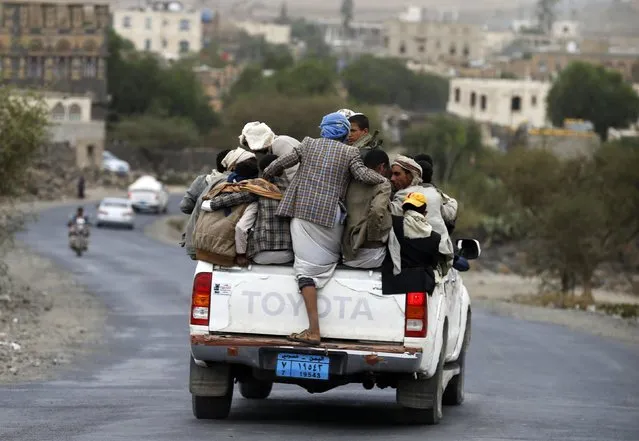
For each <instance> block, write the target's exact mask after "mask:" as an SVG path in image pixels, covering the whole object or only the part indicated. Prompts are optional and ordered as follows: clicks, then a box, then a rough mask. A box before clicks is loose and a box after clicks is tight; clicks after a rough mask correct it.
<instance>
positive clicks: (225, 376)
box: [189, 357, 233, 397]
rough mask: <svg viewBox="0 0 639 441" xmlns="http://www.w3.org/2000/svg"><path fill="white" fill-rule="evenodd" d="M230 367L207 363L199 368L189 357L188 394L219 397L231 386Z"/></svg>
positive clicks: (222, 364)
mask: <svg viewBox="0 0 639 441" xmlns="http://www.w3.org/2000/svg"><path fill="white" fill-rule="evenodd" d="M232 381H233V378H231V367H230V365H228V364H226V363H209V364H208V367H200V366H198V365H197V364H195V361H194V360H193V358H192V357H191V370H190V375H189V392H190V393H191V394H193V395H197V396H200V397H221V396H224V395H225V394H226V392H227V391H228V388H229V386H230V385H231V384H232Z"/></svg>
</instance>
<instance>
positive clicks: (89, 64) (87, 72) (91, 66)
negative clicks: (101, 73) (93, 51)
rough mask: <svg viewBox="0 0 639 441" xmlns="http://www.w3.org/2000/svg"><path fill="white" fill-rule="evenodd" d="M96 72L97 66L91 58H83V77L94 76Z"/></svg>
mask: <svg viewBox="0 0 639 441" xmlns="http://www.w3.org/2000/svg"><path fill="white" fill-rule="evenodd" d="M97 74H98V68H97V66H96V63H95V60H94V59H93V58H85V60H84V78H95V77H96V76H97Z"/></svg>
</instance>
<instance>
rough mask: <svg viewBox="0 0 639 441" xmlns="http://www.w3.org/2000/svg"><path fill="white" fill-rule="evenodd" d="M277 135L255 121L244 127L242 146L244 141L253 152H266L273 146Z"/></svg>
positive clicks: (261, 123) (241, 137)
mask: <svg viewBox="0 0 639 441" xmlns="http://www.w3.org/2000/svg"><path fill="white" fill-rule="evenodd" d="M274 139H275V133H273V131H272V130H271V128H270V127H269V126H267V125H266V124H264V123H263V122H259V121H253V122H250V123H248V124H246V125H245V126H244V128H243V129H242V134H241V135H240V144H242V145H244V141H246V143H247V144H248V147H249V148H250V149H251V150H264V149H266V148H268V147H270V146H271V144H273V140H274Z"/></svg>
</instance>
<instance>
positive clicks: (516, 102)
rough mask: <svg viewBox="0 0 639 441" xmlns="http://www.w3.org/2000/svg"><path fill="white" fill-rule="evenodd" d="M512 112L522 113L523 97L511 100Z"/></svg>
mask: <svg viewBox="0 0 639 441" xmlns="http://www.w3.org/2000/svg"><path fill="white" fill-rule="evenodd" d="M510 111H511V112H521V97H520V96H518V95H515V96H514V97H512V98H511V99H510Z"/></svg>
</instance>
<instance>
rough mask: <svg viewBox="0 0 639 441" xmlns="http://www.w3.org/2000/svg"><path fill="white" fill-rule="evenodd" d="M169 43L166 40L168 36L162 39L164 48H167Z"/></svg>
mask: <svg viewBox="0 0 639 441" xmlns="http://www.w3.org/2000/svg"><path fill="white" fill-rule="evenodd" d="M168 45H169V43H168V42H167V41H166V38H163V39H162V49H166V47H167V46H168Z"/></svg>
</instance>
